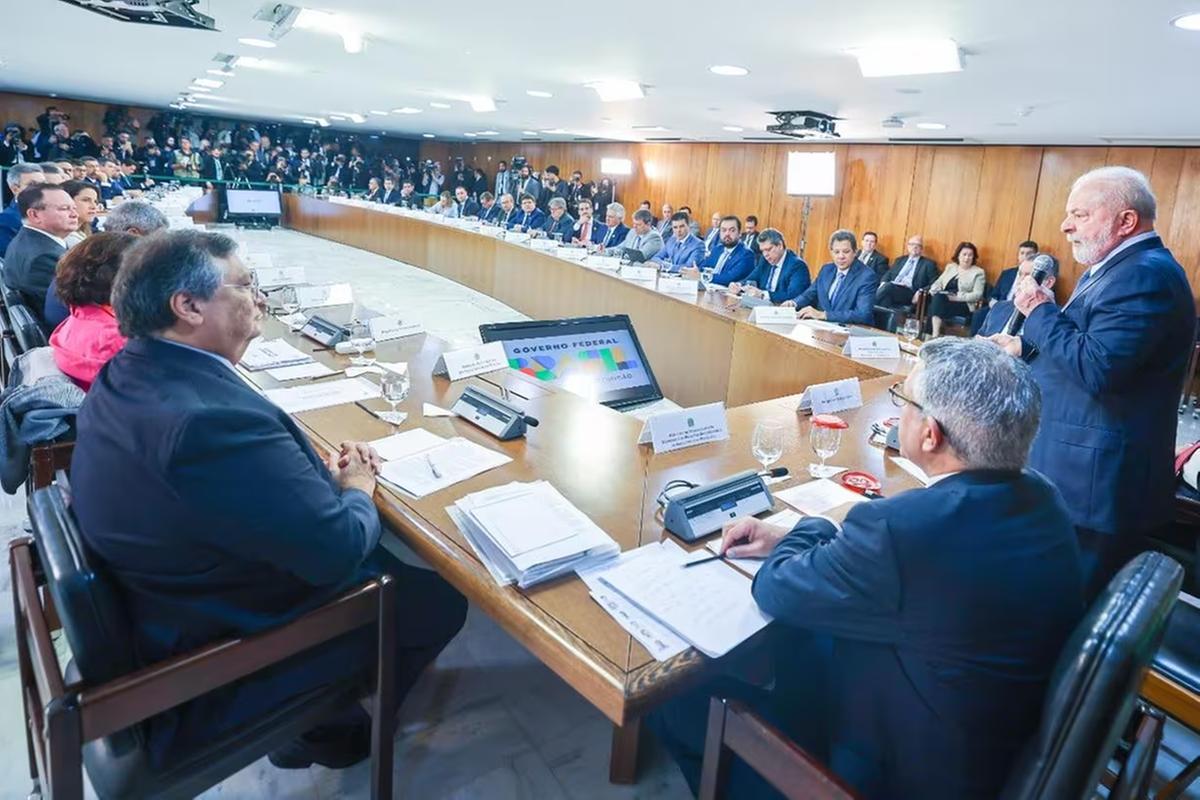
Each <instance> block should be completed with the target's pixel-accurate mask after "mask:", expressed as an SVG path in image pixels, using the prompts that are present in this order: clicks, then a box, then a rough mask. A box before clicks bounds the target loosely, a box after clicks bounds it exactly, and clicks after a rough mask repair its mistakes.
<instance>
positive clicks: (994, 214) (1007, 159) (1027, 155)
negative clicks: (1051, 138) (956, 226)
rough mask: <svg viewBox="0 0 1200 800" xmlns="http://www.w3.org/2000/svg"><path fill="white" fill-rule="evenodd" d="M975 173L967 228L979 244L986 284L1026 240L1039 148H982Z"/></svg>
mask: <svg viewBox="0 0 1200 800" xmlns="http://www.w3.org/2000/svg"><path fill="white" fill-rule="evenodd" d="M981 149H982V151H983V166H982V169H981V170H980V174H979V185H980V187H986V189H984V188H981V189H980V191H979V193H978V196H977V197H976V201H975V213H974V219H973V221H972V223H971V225H970V227H969V228H968V229H967V230H968V231H969V233H968V234H967V235H968V236H970V237H971V241H973V242H975V244H977V245H979V251H980V252H979V260H980V263H981V264H983V265H984V267H986V268H987V276H988V282H989V283H995V282H996V279H997V278H998V277H999V275H1000V271H1001V270H1003V269H1007V268H1008V267H1011V266H1012V265H1013V264H1015V263H1016V260H1017V244H1018V243H1020V242H1022V241H1024V240H1025V239H1028V238H1029V224H1030V222H1031V220H1032V217H1033V201H1034V198H1035V197H1037V184H1038V174H1039V173H1040V172H1041V168H1042V148H1040V147H985V148H981Z"/></svg>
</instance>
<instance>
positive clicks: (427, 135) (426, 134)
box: [421, 133, 433, 139]
mask: <svg viewBox="0 0 1200 800" xmlns="http://www.w3.org/2000/svg"><path fill="white" fill-rule="evenodd" d="M421 135H422V136H424V137H425V138H426V139H432V138H433V134H432V133H422V134H421Z"/></svg>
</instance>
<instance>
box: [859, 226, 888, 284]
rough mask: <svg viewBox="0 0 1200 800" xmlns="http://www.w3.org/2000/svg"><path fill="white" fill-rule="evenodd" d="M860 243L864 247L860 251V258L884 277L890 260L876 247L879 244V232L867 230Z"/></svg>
mask: <svg viewBox="0 0 1200 800" xmlns="http://www.w3.org/2000/svg"><path fill="white" fill-rule="evenodd" d="M860 244H861V246H862V247H861V249H860V250H859V251H858V256H857V258H858V260H859V261H861V262H862V264H863V266H865V267H867V268H868V269H870V270H871V271H872V272H874V273H875V274H876V275H877V276H878V277H879V278H880V279H882V278H883V275H884V273H885V272H887V270H888V260H887V256H885V255H884V254H883V253H881V252H879V251H878V250H876V249H875V248H876V247H877V246H878V244H879V234H877V233H875V231H867V232H866V233H864V234H863V235H862V241H861V242H860Z"/></svg>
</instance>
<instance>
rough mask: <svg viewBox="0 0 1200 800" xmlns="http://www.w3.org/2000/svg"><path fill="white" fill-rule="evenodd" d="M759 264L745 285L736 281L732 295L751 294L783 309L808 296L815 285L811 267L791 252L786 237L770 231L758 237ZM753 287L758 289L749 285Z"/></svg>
mask: <svg viewBox="0 0 1200 800" xmlns="http://www.w3.org/2000/svg"><path fill="white" fill-rule="evenodd" d="M758 250H759V255H758V260H757V261H756V262H755V264H754V270H753V271H752V272H751V273H750V275H749V276H747V278H746V279H745V281H732V282H730V284H729V291H730V292H731V293H732V294H747V295H749V296H751V297H758V298H762V299H767V300H770V301H771V302H772V303H775V304H776V305H779V304H781V303H786V302H787V301H789V300H791V299H793V298H794V297H796V296H797V295H799V294H801V293H802V292H804V291H805V290H806V289H807V288H808V285H809V283H810V282H811V281H812V278H811V276H809V274H808V264H806V263H804V259H802V258H800V256H798V255H796V254H795V253H793V252H792V251H791V250H789V249H788V247H787V243H786V242H785V241H784V239H783V234H782V233H780V232H779V231H777V230H775V229H774V228H767V229H766V230H765V231H763V232H762V233H760V234H758ZM750 283H753V284H754V286H749V285H748V284H750Z"/></svg>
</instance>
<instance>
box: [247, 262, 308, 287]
mask: <svg viewBox="0 0 1200 800" xmlns="http://www.w3.org/2000/svg"><path fill="white" fill-rule="evenodd" d="M254 274H255V275H257V276H258V285H259V286H261V287H262V288H264V289H273V288H275V287H276V286H295V285H296V284H298V283H304V267H266V268H262V269H256V270H254Z"/></svg>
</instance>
